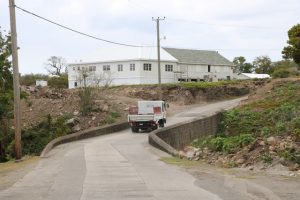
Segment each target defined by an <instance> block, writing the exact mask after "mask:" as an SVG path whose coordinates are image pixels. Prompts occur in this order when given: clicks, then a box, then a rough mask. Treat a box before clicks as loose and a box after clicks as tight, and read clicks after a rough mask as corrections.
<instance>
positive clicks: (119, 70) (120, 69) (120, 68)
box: [118, 64, 123, 72]
mask: <svg viewBox="0 0 300 200" xmlns="http://www.w3.org/2000/svg"><path fill="white" fill-rule="evenodd" d="M121 71H123V65H121V64H120V65H118V72H121Z"/></svg>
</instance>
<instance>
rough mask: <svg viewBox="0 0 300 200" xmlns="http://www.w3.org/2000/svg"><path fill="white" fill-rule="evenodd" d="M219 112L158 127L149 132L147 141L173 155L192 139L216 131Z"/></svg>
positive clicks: (219, 117)
mask: <svg viewBox="0 0 300 200" xmlns="http://www.w3.org/2000/svg"><path fill="white" fill-rule="evenodd" d="M220 119H221V113H216V114H213V115H211V116H202V117H200V118H197V119H193V120H190V121H187V122H182V123H179V124H175V125H172V126H169V127H166V128H163V129H158V130H156V131H154V132H152V133H150V134H149V143H150V144H151V145H152V146H155V147H157V148H159V149H161V150H163V151H166V152H168V153H170V154H171V155H173V156H178V155H179V154H178V151H179V150H181V149H183V148H184V147H185V146H187V145H188V144H190V143H191V142H192V141H193V140H194V139H196V138H200V137H203V136H208V135H214V134H216V133H217V129H218V124H219V121H220Z"/></svg>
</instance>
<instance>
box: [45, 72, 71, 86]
mask: <svg viewBox="0 0 300 200" xmlns="http://www.w3.org/2000/svg"><path fill="white" fill-rule="evenodd" d="M48 85H49V86H50V87H53V88H68V75H66V74H64V75H61V76H59V77H51V78H49V80H48Z"/></svg>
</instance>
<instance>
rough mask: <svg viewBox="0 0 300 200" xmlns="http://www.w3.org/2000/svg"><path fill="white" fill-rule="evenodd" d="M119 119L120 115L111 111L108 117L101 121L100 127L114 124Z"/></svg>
mask: <svg viewBox="0 0 300 200" xmlns="http://www.w3.org/2000/svg"><path fill="white" fill-rule="evenodd" d="M119 117H121V114H120V113H118V112H116V111H113V112H111V113H109V115H108V116H107V117H106V118H104V119H103V120H102V121H101V125H106V124H112V123H115V122H116V119H117V118H119Z"/></svg>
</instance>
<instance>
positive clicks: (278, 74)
mask: <svg viewBox="0 0 300 200" xmlns="http://www.w3.org/2000/svg"><path fill="white" fill-rule="evenodd" d="M290 75H291V72H290V71H289V70H288V69H278V70H276V71H274V72H273V73H272V77H273V78H287V77H289V76H290Z"/></svg>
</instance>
